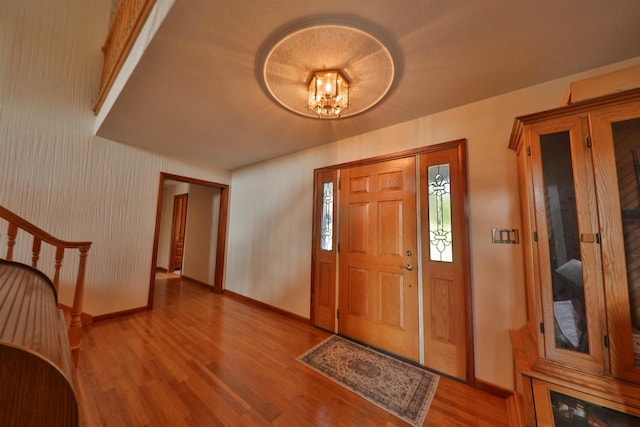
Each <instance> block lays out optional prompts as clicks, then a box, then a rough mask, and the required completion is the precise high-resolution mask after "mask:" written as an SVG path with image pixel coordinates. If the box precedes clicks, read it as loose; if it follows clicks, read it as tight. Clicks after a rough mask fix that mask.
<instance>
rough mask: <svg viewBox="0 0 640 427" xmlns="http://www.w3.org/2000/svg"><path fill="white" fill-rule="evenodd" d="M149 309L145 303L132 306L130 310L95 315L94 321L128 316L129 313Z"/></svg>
mask: <svg viewBox="0 0 640 427" xmlns="http://www.w3.org/2000/svg"><path fill="white" fill-rule="evenodd" d="M147 310H149V307H147V306H146V305H145V306H142V307H137V308H130V309H128V310H122V311H114V312H113V313H106V314H100V315H98V316H93V323H96V322H101V321H103V320H107V319H113V318H114V317H120V316H127V315H129V314H135V313H140V312H142V311H147Z"/></svg>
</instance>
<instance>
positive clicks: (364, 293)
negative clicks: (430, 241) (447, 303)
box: [338, 157, 419, 360]
mask: <svg viewBox="0 0 640 427" xmlns="http://www.w3.org/2000/svg"><path fill="white" fill-rule="evenodd" d="M415 168H416V166H415V157H407V158H402V159H397V160H390V161H386V162H380V163H374V164H369V165H364V166H357V167H352V168H348V169H343V170H342V171H341V179H340V207H339V212H340V220H339V222H340V225H339V229H340V248H339V270H340V272H339V283H340V285H339V302H338V308H339V317H338V330H339V332H340V333H341V334H343V335H345V336H348V337H351V338H354V339H357V340H360V341H363V342H366V343H368V344H371V345H374V346H376V347H380V348H383V349H385V350H388V351H390V352H392V353H395V354H398V355H400V356H403V357H406V358H408V359H412V360H418V359H419V320H418V282H417V280H418V278H417V268H416V266H417V259H416V240H417V237H416V235H417V234H416V186H415V181H416V171H415Z"/></svg>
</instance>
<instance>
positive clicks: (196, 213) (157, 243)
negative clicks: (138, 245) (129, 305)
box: [147, 172, 229, 309]
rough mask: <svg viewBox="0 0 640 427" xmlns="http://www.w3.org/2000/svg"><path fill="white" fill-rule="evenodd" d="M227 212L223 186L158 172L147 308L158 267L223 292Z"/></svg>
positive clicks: (151, 297) (226, 193) (227, 192)
mask: <svg viewBox="0 0 640 427" xmlns="http://www.w3.org/2000/svg"><path fill="white" fill-rule="evenodd" d="M168 189H170V190H168ZM187 193H188V194H191V198H190V199H187V197H184V196H185V195H187ZM176 196H177V197H176ZM181 196H182V197H181ZM187 200H188V201H189V203H188V204H187ZM176 209H177V210H176ZM228 210H229V186H228V185H226V184H219V183H215V182H210V181H204V180H200V179H196V178H189V177H185V176H180V175H173V174H169V173H164V172H162V173H160V180H159V186H158V202H157V208H156V224H155V233H154V241H153V253H152V258H151V261H152V262H151V273H150V279H149V295H148V299H147V308H148V309H152V308H153V299H154V294H155V282H156V271H157V269H158V268H160V270H161V271H162V270H166V271H167V273H169V274H172V273H174V272H176V273H177V272H179V273H180V276H183V277H185V278H189V279H192V280H193V279H195V281H196V282H199V283H201V284H204V285H207V286H210V287H211V289H212V290H213V291H214V292H216V293H222V292H223V279H224V262H225V249H226V237H227V222H228ZM163 211H164V215H163ZM167 211H168V212H167ZM188 212H189V213H188ZM176 223H177V224H176ZM190 227H191V229H192V230H191V231H190ZM181 229H182V231H181ZM190 235H191V241H190V237H189V236H190ZM190 272H191V273H190ZM187 273H189V274H193V275H198V277H195V278H194V277H190V276H189V277H187V276H185V274H187Z"/></svg>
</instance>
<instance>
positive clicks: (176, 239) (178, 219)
mask: <svg viewBox="0 0 640 427" xmlns="http://www.w3.org/2000/svg"><path fill="white" fill-rule="evenodd" d="M188 200H189V195H188V194H178V195H177V196H175V197H174V198H173V220H172V226H171V254H170V258H169V271H170V272H173V271H176V270H182V257H183V255H184V233H185V228H186V224H187V202H188Z"/></svg>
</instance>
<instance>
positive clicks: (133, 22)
mask: <svg viewBox="0 0 640 427" xmlns="http://www.w3.org/2000/svg"><path fill="white" fill-rule="evenodd" d="M155 3H156V0H119V1H118V5H117V6H116V9H115V12H114V14H113V19H112V20H111V26H110V28H109V34H107V39H106V40H105V42H104V46H102V52H103V53H104V64H103V66H102V77H101V79H100V90H99V92H98V98H97V100H96V102H95V104H94V106H93V112H94V113H95V114H98V112H99V111H100V108H101V107H102V104H103V103H104V100H105V99H106V97H107V94H108V93H109V90H111V87H112V86H113V82H114V81H115V79H116V76H117V75H118V73H119V72H120V70H121V69H122V65H123V64H124V61H125V60H126V59H127V57H128V56H129V52H131V48H132V47H133V43H134V42H135V41H136V39H137V38H138V35H139V34H140V30H142V26H143V25H144V23H145V22H146V20H147V17H148V16H149V13H151V9H153V6H154V5H155Z"/></svg>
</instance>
